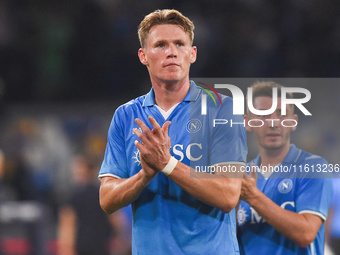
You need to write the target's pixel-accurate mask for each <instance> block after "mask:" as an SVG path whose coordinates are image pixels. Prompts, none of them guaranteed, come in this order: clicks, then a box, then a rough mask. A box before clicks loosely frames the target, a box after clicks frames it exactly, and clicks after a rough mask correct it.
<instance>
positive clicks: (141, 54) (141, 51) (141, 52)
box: [138, 48, 148, 66]
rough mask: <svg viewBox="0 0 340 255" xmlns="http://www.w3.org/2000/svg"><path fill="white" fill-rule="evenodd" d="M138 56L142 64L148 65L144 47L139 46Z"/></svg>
mask: <svg viewBox="0 0 340 255" xmlns="http://www.w3.org/2000/svg"><path fill="white" fill-rule="evenodd" d="M138 57H139V61H140V62H141V63H142V64H143V65H146V66H147V65H148V61H147V58H146V54H145V49H144V48H140V49H139V50H138Z"/></svg>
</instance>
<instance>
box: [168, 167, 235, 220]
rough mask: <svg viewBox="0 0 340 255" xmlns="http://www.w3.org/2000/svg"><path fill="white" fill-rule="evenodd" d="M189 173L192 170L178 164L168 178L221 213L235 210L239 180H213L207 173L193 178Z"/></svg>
mask: <svg viewBox="0 0 340 255" xmlns="http://www.w3.org/2000/svg"><path fill="white" fill-rule="evenodd" d="M190 171H194V170H193V169H191V170H190V167H189V166H187V165H185V164H183V163H181V162H178V164H177V166H176V167H175V169H174V170H173V172H172V173H171V174H170V175H169V176H168V177H169V179H171V180H172V181H174V182H175V183H176V184H177V185H179V186H180V187H181V188H182V189H184V190H185V191H187V192H188V193H190V194H191V195H192V196H194V197H196V198H197V199H199V200H200V201H202V202H204V203H206V204H208V205H211V206H213V207H216V208H218V209H219V210H221V211H223V212H226V213H228V212H230V211H231V210H232V209H233V208H235V206H236V205H237V203H238V200H239V196H240V192H241V179H240V178H223V177H221V178H218V177H216V178H214V177H213V175H211V174H207V173H198V174H197V175H196V176H193V175H190Z"/></svg>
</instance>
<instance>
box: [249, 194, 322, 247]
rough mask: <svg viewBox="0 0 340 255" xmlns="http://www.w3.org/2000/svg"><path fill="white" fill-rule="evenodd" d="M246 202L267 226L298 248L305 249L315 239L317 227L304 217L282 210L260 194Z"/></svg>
mask: <svg viewBox="0 0 340 255" xmlns="http://www.w3.org/2000/svg"><path fill="white" fill-rule="evenodd" d="M247 202H248V203H249V204H250V206H251V207H252V208H253V209H254V210H255V211H256V212H257V213H258V214H260V215H261V217H262V218H263V219H264V220H265V221H266V222H267V223H268V224H270V225H271V226H272V227H273V228H275V229H276V230H277V231H278V232H280V233H281V234H282V235H284V236H286V237H287V238H289V239H291V240H292V241H293V242H295V243H296V244H297V245H299V246H300V247H302V248H305V247H307V246H308V245H310V243H311V242H312V241H313V240H314V239H315V237H316V234H317V231H318V229H319V226H317V227H316V226H315V224H314V222H310V221H308V219H307V218H306V217H305V215H302V214H298V213H296V212H292V211H288V210H286V209H283V208H282V207H280V206H278V205H277V204H276V203H274V202H273V201H272V200H271V199H269V198H268V197H267V196H266V195H264V194H263V193H262V192H259V193H258V194H257V196H256V197H254V198H252V199H250V200H249V201H247ZM312 216H315V215H312ZM315 217H318V216H315ZM320 221H321V219H320Z"/></svg>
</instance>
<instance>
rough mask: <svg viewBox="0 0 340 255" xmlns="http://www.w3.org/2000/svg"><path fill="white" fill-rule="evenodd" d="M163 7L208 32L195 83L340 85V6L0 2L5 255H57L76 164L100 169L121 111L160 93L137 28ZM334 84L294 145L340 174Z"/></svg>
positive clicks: (319, 92) (285, 1) (317, 93)
mask: <svg viewBox="0 0 340 255" xmlns="http://www.w3.org/2000/svg"><path fill="white" fill-rule="evenodd" d="M163 8H175V9H178V10H180V11H181V12H182V13H183V14H184V15H186V16H188V17H189V18H190V19H192V20H193V21H194V23H195V25H196V29H195V45H196V46H197V47H198V59H197V62H196V63H195V64H194V65H193V66H192V68H191V76H192V77H232V78H245V77H259V78H260V79H261V77H265V78H270V77H290V78H294V77H310V78H311V77H319V78H332V77H333V78H334V77H339V76H340V16H339V13H340V2H339V1H335V0H325V1H316V0H311V1H302V0H294V1H293V0H280V1H274V2H273V1H269V0H252V1H245V0H241V1H222V0H220V1H208V0H198V1H178V0H162V1H156V0H151V1H143V2H137V1H132V0H124V1H122V0H72V1H68V0H58V1H56V0H49V1H43V0H0V95H1V99H0V132H1V135H0V149H1V151H2V153H3V155H4V158H5V164H4V169H3V170H0V179H1V185H0V188H1V191H0V254H5V255H9V254H12V255H14V254H16V255H19V254H31V255H32V254H38V255H40V254H46V255H50V254H51V255H52V254H57V245H56V238H57V235H56V231H57V226H58V210H59V208H60V205H61V204H63V202H64V201H65V200H67V199H68V195H69V193H70V192H71V191H72V188H73V184H74V180H73V179H72V173H71V171H70V163H71V161H72V159H73V158H74V156H75V155H77V154H79V153H82V154H85V155H89V156H90V157H91V158H93V159H94V160H95V162H97V163H98V162H99V163H98V165H99V164H100V161H101V159H102V157H103V153H104V150H105V144H106V134H107V130H108V127H109V124H110V121H111V117H112V115H113V112H114V110H115V109H116V107H117V106H119V105H120V104H122V103H124V102H126V101H127V100H129V99H131V98H134V97H137V96H139V95H142V94H144V93H146V92H147V91H148V90H149V89H150V82H149V77H148V73H147V71H146V69H145V67H144V66H142V64H140V62H139V60H138V57H137V51H138V48H139V42H138V37H137V26H138V24H139V22H140V21H141V20H142V19H143V17H144V16H145V15H146V14H148V13H149V12H151V11H153V10H155V9H163ZM322 81H323V82H325V84H322V82H320V86H316V87H313V88H311V92H312V100H311V103H310V109H312V110H311V111H312V113H313V115H314V114H315V115H314V116H318V117H313V118H312V119H306V118H302V120H303V121H302V122H304V123H305V124H304V126H303V127H299V128H298V130H297V131H296V132H295V134H294V140H295V141H294V142H295V143H296V144H297V145H298V146H301V147H303V148H304V149H305V150H307V151H310V152H313V153H316V154H319V155H322V156H323V157H325V158H326V159H327V160H328V161H329V162H330V163H333V164H336V163H340V162H339V152H340V148H339V144H340V143H339V128H338V127H339V122H340V119H339V111H340V103H339V100H338V95H339V94H340V87H339V86H336V82H335V83H332V84H333V85H332V86H329V85H328V86H326V85H327V84H326V83H327V79H323V80H322ZM249 85H251V84H249ZM282 85H286V84H282ZM302 87H303V86H302ZM305 87H306V88H308V87H307V86H305ZM255 154H256V148H255V147H254V146H253V145H251V146H250V151H249V157H253V156H254V155H255ZM0 161H1V160H0ZM0 164H1V163H0ZM98 167H99V166H98ZM0 169H1V167H0ZM129 217H130V216H129V215H128V216H127V218H129ZM94 231H97V230H94ZM13 247H14V248H13ZM115 249H116V250H115ZM124 249H125V247H123V248H122V247H118V248H117V247H114V248H113V251H112V254H123V253H128V252H125V250H124Z"/></svg>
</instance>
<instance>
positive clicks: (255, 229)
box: [237, 144, 333, 255]
mask: <svg viewBox="0 0 340 255" xmlns="http://www.w3.org/2000/svg"><path fill="white" fill-rule="evenodd" d="M251 163H254V164H255V165H256V166H259V164H260V155H258V156H257V157H256V158H255V159H254V160H252V161H251V162H250V163H249V165H250V164H251ZM317 164H321V165H322V166H326V165H327V164H328V163H327V161H326V160H325V159H323V158H322V157H319V156H316V155H313V154H310V153H307V152H305V151H302V150H300V149H298V148H297V147H296V146H295V145H293V144H292V145H291V147H290V150H289V152H288V154H287V156H286V158H285V159H284V161H283V162H282V164H281V165H282V166H286V167H287V169H291V171H292V172H293V174H290V173H282V172H283V171H281V170H280V171H278V172H273V173H272V175H271V176H270V177H269V178H267V179H266V178H264V177H263V175H261V173H258V179H257V187H258V189H259V190H261V191H262V192H263V193H264V194H265V195H266V196H267V197H269V198H270V199H271V200H272V201H273V202H275V203H276V204H277V205H279V206H281V207H282V208H284V209H286V210H289V211H292V212H296V213H304V212H306V213H311V214H315V215H317V216H319V217H320V218H322V219H323V220H324V221H325V220H326V218H327V214H328V209H329V206H330V202H331V198H332V192H333V191H332V179H331V178H323V177H327V176H328V177H329V175H326V174H321V175H319V176H320V177H321V178H317V175H316V174H314V175H313V174H312V175H310V176H311V177H312V178H303V177H306V176H308V173H301V174H296V173H295V174H294V169H296V172H300V169H304V168H303V167H304V166H309V168H310V169H311V166H312V165H314V166H316V165H317ZM281 169H283V168H281ZM292 176H293V177H294V178H290V177H292ZM237 216H238V237H239V244H240V246H241V249H242V250H244V254H246V255H252V254H254V255H255V254H256V255H258V254H270V255H279V254H280V255H290V254H301V255H304V254H308V255H309V254H311V255H312V254H313V255H314V254H315V255H322V254H324V243H325V226H324V224H322V226H321V227H320V229H319V232H318V233H317V236H316V238H315V240H314V241H313V242H312V244H311V245H310V246H309V247H307V248H300V247H299V246H298V245H297V244H295V243H294V242H293V241H291V240H290V239H288V238H286V237H285V236H284V235H282V234H280V233H279V232H278V231H276V230H275V229H274V228H273V227H271V226H270V225H269V224H268V223H267V222H265V221H264V219H263V218H262V217H261V216H260V215H259V214H258V213H257V212H256V211H255V210H254V209H253V208H252V207H250V205H249V204H248V203H246V202H245V201H241V203H240V205H239V210H238V213H237Z"/></svg>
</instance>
